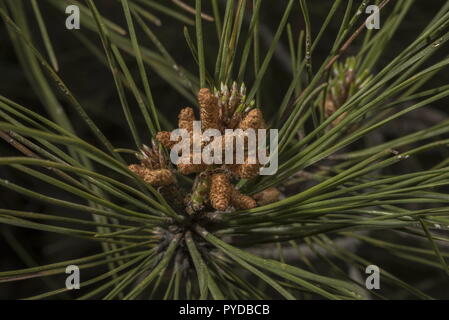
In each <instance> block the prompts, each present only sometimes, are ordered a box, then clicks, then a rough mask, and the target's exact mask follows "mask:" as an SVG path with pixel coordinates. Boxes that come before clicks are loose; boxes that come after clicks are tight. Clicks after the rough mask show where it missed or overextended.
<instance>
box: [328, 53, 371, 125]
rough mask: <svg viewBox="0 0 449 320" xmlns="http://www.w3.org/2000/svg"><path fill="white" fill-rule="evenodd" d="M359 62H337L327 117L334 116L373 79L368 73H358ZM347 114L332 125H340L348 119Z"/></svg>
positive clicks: (329, 91) (350, 60)
mask: <svg viewBox="0 0 449 320" xmlns="http://www.w3.org/2000/svg"><path fill="white" fill-rule="evenodd" d="M356 68H357V61H356V59H355V57H349V58H347V59H346V61H345V62H344V63H340V62H336V63H335V64H334V66H333V68H332V78H331V80H330V82H329V88H328V92H327V96H326V101H325V105H324V112H325V116H326V117H327V118H328V117H330V116H331V115H333V114H334V113H335V112H336V111H337V110H338V109H339V108H340V107H341V106H342V105H344V104H345V103H346V101H348V100H349V98H351V97H352V96H353V95H354V94H355V93H356V92H357V91H358V90H360V89H362V88H363V87H364V85H365V84H366V83H367V82H368V81H369V80H370V79H371V77H370V75H369V73H368V71H364V72H362V73H357V71H356ZM347 114H348V113H347V112H344V113H342V114H341V115H340V116H339V117H338V118H337V119H335V120H334V121H332V125H333V126H336V125H338V124H339V123H340V122H341V121H343V119H345V118H346V116H347Z"/></svg>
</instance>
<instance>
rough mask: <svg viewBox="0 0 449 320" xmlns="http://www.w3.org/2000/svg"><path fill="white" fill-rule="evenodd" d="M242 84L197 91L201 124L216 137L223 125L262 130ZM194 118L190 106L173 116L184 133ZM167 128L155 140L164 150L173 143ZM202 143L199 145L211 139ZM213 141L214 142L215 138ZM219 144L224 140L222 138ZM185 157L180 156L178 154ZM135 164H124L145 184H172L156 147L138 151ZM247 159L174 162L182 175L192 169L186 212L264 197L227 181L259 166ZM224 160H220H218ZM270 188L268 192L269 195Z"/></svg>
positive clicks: (246, 205)
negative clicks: (215, 132) (214, 162)
mask: <svg viewBox="0 0 449 320" xmlns="http://www.w3.org/2000/svg"><path fill="white" fill-rule="evenodd" d="M245 98H246V97H245V87H244V85H242V87H241V88H240V89H238V87H237V84H236V83H234V84H233V86H232V88H231V90H229V89H228V88H227V87H226V86H222V88H221V90H216V91H215V92H214V93H212V92H211V91H210V90H209V89H207V88H203V89H201V90H200V91H199V93H198V104H199V107H200V120H201V129H202V131H205V130H207V129H217V130H219V131H220V132H221V133H222V136H221V138H220V139H223V141H222V142H224V139H225V129H242V130H247V129H249V128H252V129H255V130H257V129H264V128H266V124H265V121H264V118H263V115H262V112H261V110H260V109H258V108H252V109H251V106H252V103H247V102H246V101H245V100H246V99H245ZM195 120H196V117H195V113H194V111H193V109H192V108H189V107H187V108H184V109H182V110H181V111H180V113H179V116H178V127H179V128H180V129H186V130H187V131H188V132H189V133H190V134H192V132H193V122H194V121H195ZM170 135H171V133H170V132H168V131H161V132H158V133H157V135H156V140H157V141H159V142H160V143H161V144H162V145H163V146H164V147H166V148H167V149H168V150H171V148H172V147H173V146H174V145H175V144H176V143H177V141H171V140H170ZM214 141H215V140H212V141H210V142H203V145H207V144H209V143H214ZM215 142H216V141H215ZM222 145H223V146H224V145H225V144H224V143H222ZM183 156H185V155H183ZM189 156H190V158H193V148H192V146H191V152H190V155H189ZM140 160H141V164H140V165H131V166H129V168H130V170H131V171H133V172H134V173H136V174H137V175H139V176H140V177H142V179H143V180H145V181H146V182H147V183H150V184H151V185H153V186H164V185H169V184H174V183H176V179H175V177H174V174H173V172H172V171H170V170H169V169H167V168H166V167H165V166H166V161H165V159H164V157H163V156H162V155H161V153H160V152H159V151H158V149H157V148H156V147H155V146H153V149H150V148H148V147H146V149H144V150H142V154H141V156H140ZM255 162H256V163H254V161H250V160H249V155H248V153H247V152H246V153H245V161H244V163H242V164H222V165H216V164H205V163H198V164H195V163H193V161H189V163H179V164H178V165H177V171H178V172H179V173H180V174H183V175H190V174H196V178H195V182H194V186H193V188H192V192H191V193H190V194H189V196H188V201H187V202H188V203H189V204H188V207H189V208H190V210H188V211H189V213H193V212H195V211H201V210H203V209H204V208H207V206H211V207H212V208H214V209H216V210H220V211H225V210H227V209H228V208H230V207H231V206H232V207H233V208H235V209H251V208H254V207H256V206H257V204H258V201H256V199H261V202H263V200H262V198H266V196H263V195H261V194H259V195H255V196H254V197H250V196H247V195H244V194H242V193H241V192H240V191H239V190H237V189H236V188H235V187H234V185H233V184H232V182H231V181H232V180H237V179H251V178H254V177H256V176H258V175H259V170H260V167H261V165H260V164H259V163H258V162H257V161H255ZM223 163H224V161H223ZM270 192H271V195H270ZM273 192H274V191H273V190H271V191H268V194H267V196H269V197H270V196H271V197H273V195H275V197H276V198H277V197H278V196H279V194H277V193H276V192H274V193H273Z"/></svg>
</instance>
